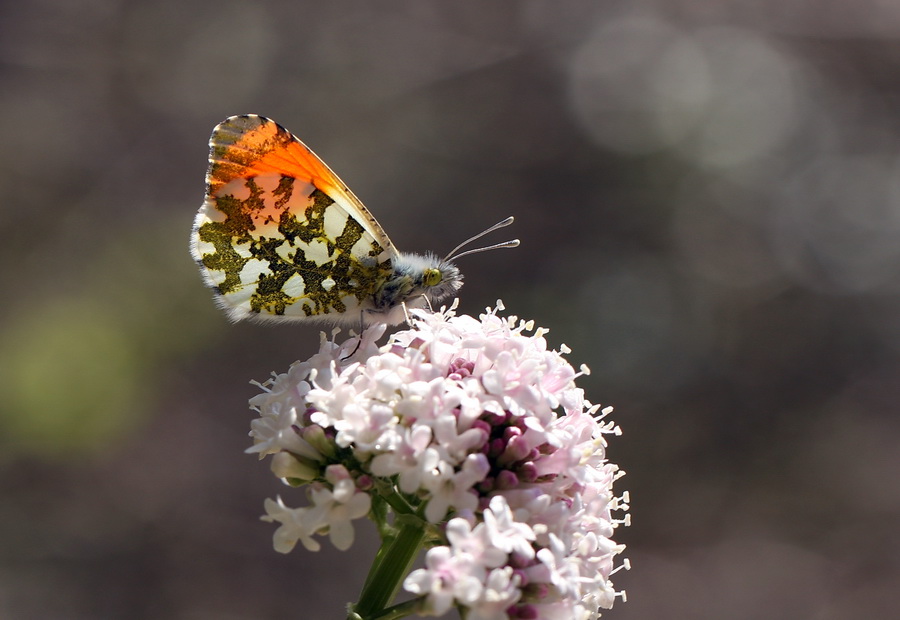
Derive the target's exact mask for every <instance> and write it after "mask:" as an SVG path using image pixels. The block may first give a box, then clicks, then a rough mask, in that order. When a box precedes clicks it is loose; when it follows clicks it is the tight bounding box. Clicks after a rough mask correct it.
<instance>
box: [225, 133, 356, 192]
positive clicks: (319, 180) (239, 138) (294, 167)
mask: <svg viewBox="0 0 900 620" xmlns="http://www.w3.org/2000/svg"><path fill="white" fill-rule="evenodd" d="M253 125H256V126H255V127H253ZM211 164H212V165H211V167H210V170H209V177H208V181H209V191H210V194H212V195H216V194H217V193H218V191H219V189H221V187H222V186H223V185H225V184H227V183H229V182H230V181H233V180H234V179H237V178H247V177H250V176H256V175H260V174H271V173H276V174H284V175H286V176H289V177H293V178H295V179H297V180H300V181H306V182H308V183H312V184H313V185H314V186H315V187H317V188H318V189H320V190H321V191H323V192H325V193H326V194H328V195H330V196H333V195H334V194H345V195H346V194H347V193H348V190H347V188H346V186H345V185H344V184H343V183H342V182H341V181H340V180H339V179H338V178H337V176H336V175H335V174H334V173H333V172H332V171H331V170H330V169H329V168H328V166H326V165H325V164H324V163H323V162H322V160H321V159H319V158H318V157H317V156H316V154H315V153H313V152H312V151H311V150H310V149H309V148H308V147H307V146H306V145H305V144H303V143H302V142H300V141H299V140H297V139H296V138H295V137H294V136H293V135H291V134H290V133H289V132H288V131H287V130H285V129H283V128H282V127H280V126H279V125H277V124H276V123H274V122H272V121H270V120H268V119H261V118H259V117H249V118H244V117H238V118H237V119H235V120H234V121H233V122H232V123H230V124H225V123H223V125H221V126H220V127H219V128H218V130H217V132H216V133H215V134H214V135H213V140H212V153H211Z"/></svg>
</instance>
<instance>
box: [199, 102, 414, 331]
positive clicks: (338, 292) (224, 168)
mask: <svg viewBox="0 0 900 620" xmlns="http://www.w3.org/2000/svg"><path fill="white" fill-rule="evenodd" d="M209 146H210V153H209V171H208V173H207V178H206V181H207V192H206V200H205V202H204V203H203V206H202V207H201V208H200V211H199V212H198V213H197V217H196V219H195V221H194V228H193V230H192V233H191V253H192V255H193V257H194V259H195V260H196V261H197V263H198V265H199V266H200V270H201V272H202V273H203V276H204V279H205V280H206V282H207V284H208V285H209V286H210V287H212V288H213V290H214V291H215V293H216V298H217V301H218V303H219V305H220V306H222V308H223V309H225V311H226V312H227V313H228V315H229V316H230V317H231V318H232V319H233V320H240V319H243V318H248V317H249V318H258V319H262V320H271V319H274V320H307V319H323V320H328V321H342V320H346V321H348V322H358V321H359V320H360V312H361V311H362V310H363V309H365V308H366V305H367V304H368V303H369V300H370V299H371V298H372V296H373V295H374V293H375V292H376V291H378V290H379V289H380V288H381V287H382V285H383V283H384V282H385V280H386V279H387V277H388V276H389V275H390V274H391V271H392V267H391V266H392V261H394V260H396V258H397V250H396V249H395V248H394V246H393V244H391V242H390V239H388V237H387V235H386V234H385V232H384V230H382V228H381V226H380V225H379V224H378V222H377V221H376V220H375V218H374V217H372V214H371V213H369V211H368V210H367V209H366V208H365V207H364V206H363V204H362V203H361V202H360V201H359V199H357V198H356V196H354V195H353V193H352V192H351V191H350V190H349V189H348V188H347V186H346V185H345V184H344V183H343V182H342V181H341V180H340V179H339V178H338V177H337V175H335V174H334V173H333V172H332V171H331V170H330V169H329V168H328V166H326V165H325V163H324V162H323V161H322V160H321V159H319V158H318V157H317V156H316V155H315V153H313V152H312V151H311V150H310V149H309V148H307V147H306V145H304V144H303V143H302V142H300V141H299V140H298V139H297V138H295V137H294V136H293V135H292V134H291V133H290V132H289V131H287V130H286V129H285V128H283V127H281V126H280V125H278V124H277V123H275V122H274V121H271V120H269V119H267V118H264V117H261V116H255V115H245V116H232V117H231V118H228V119H226V120H225V121H224V122H223V123H221V124H220V125H218V126H217V127H216V128H215V129H214V130H213V133H212V137H211V138H210V141H209Z"/></svg>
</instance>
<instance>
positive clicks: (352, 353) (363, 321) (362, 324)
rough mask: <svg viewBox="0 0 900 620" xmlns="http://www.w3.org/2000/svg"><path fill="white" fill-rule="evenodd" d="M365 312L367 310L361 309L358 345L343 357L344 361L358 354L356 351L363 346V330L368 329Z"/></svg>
mask: <svg viewBox="0 0 900 620" xmlns="http://www.w3.org/2000/svg"><path fill="white" fill-rule="evenodd" d="M364 313H365V310H360V312H359V339H358V340H357V341H356V346H355V347H354V348H353V351H351V352H350V355H347V356H346V357H342V358H341V361H342V362H343V361H345V360H348V359H350V358H351V357H353V356H354V355H356V352H357V351H359V347H361V346H362V340H363V332H365V331H366V321H365V314H364Z"/></svg>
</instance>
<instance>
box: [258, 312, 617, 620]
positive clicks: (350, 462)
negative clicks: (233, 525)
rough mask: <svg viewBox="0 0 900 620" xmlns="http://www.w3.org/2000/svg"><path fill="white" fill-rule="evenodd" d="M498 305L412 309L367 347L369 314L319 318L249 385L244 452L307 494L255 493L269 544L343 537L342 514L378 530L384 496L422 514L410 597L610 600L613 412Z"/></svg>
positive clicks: (514, 610) (575, 609) (538, 610)
mask: <svg viewBox="0 0 900 620" xmlns="http://www.w3.org/2000/svg"><path fill="white" fill-rule="evenodd" d="M500 310H502V306H501V305H500V304H499V303H498V306H497V308H495V309H489V310H488V311H486V312H485V313H484V314H482V315H481V316H480V317H479V318H478V319H476V318H473V317H470V316H466V315H461V316H456V315H455V313H454V310H453V308H451V309H449V310H445V311H442V312H438V313H432V312H426V311H413V317H412V318H411V324H410V327H409V329H406V330H403V331H399V332H397V333H395V334H393V335H392V336H391V337H390V339H389V340H388V342H387V344H385V345H383V346H380V347H379V346H378V345H377V344H376V342H377V340H378V338H379V337H380V336H381V335H382V334H383V332H384V327H383V326H380V327H373V328H370V329H368V330H367V331H366V332H365V333H364V334H363V335H362V336H361V337H360V338H352V339H349V340H348V341H346V342H344V343H342V344H338V343H336V342H334V341H333V340H328V339H326V338H325V336H324V335H323V337H322V342H321V346H320V349H319V352H318V353H317V354H316V355H314V356H313V357H311V358H310V359H309V360H307V361H305V362H297V363H295V364H293V365H292V366H291V368H290V369H289V370H288V372H287V373H285V374H280V375H277V376H274V377H273V378H272V379H270V380H269V381H267V382H266V383H265V384H262V385H261V387H262V388H263V392H262V393H261V394H259V395H257V396H256V397H254V398H253V399H252V400H251V405H252V407H253V408H254V409H255V410H256V411H258V412H259V416H260V417H259V418H258V419H256V420H254V421H253V422H252V430H251V433H250V434H251V436H252V437H253V440H254V445H253V447H252V448H250V450H249V451H250V452H256V453H258V454H260V456H264V455H273V461H272V468H273V471H274V472H275V473H276V475H277V476H279V477H280V478H283V479H284V480H285V481H286V482H287V483H289V484H291V485H293V486H301V485H302V486H304V488H305V489H306V497H307V499H308V505H307V506H305V507H301V508H289V507H287V506H285V504H284V503H282V501H281V499H280V498H278V499H277V500H267V502H266V513H267V515H266V516H265V517H264V519H266V520H269V521H274V522H277V523H279V524H280V525H279V527H278V529H277V531H276V533H275V537H274V544H275V548H276V550H278V551H281V552H285V553H286V552H288V551H290V550H291V549H292V548H293V547H294V546H295V544H296V543H297V542H300V543H301V544H303V546H304V547H306V548H307V549H310V550H313V551H315V550H318V549H319V542H318V541H317V540H316V536H319V535H328V536H329V537H330V539H331V541H332V543H333V544H334V545H335V546H336V547H337V548H339V549H347V548H349V547H350V545H351V544H352V543H353V538H354V530H353V524H352V521H353V520H355V519H359V518H362V517H364V516H369V517H370V518H372V519H374V520H375V521H376V523H377V524H378V525H379V528H380V531H381V532H382V535H383V536H385V535H386V532H388V531H389V530H390V528H391V527H392V526H391V525H389V524H388V519H387V517H386V515H387V514H388V513H389V512H393V513H394V515H395V518H394V525H396V524H397V523H398V522H408V521H409V520H410V519H413V520H418V523H419V526H418V527H419V528H420V529H422V530H425V531H427V536H425V537H423V539H422V543H421V544H422V545H424V546H426V547H428V551H427V553H426V555H425V565H424V567H423V568H419V569H416V570H413V571H412V572H411V573H410V574H409V575H408V576H406V578H405V580H404V581H403V587H404V588H405V589H406V590H407V591H408V592H410V593H412V594H414V595H417V597H418V598H417V599H416V601H417V607H416V609H415V611H416V612H417V613H419V614H422V615H434V616H438V615H442V614H444V613H445V612H446V611H448V610H449V609H450V608H452V607H454V606H455V607H457V608H459V609H461V610H464V614H465V617H466V618H467V619H468V620H506V619H508V618H547V619H557V618H558V619H560V620H562V619H565V620H571V619H572V618H578V619H590V618H597V617H599V615H600V614H599V608H609V607H611V606H612V604H613V601H614V599H615V597H616V596H617V595H618V594H619V593H617V592H616V591H615V590H614V589H613V586H612V583H611V581H610V575H611V574H612V573H613V572H615V570H616V568H615V566H614V557H615V556H616V555H617V554H619V553H621V551H622V550H623V548H624V547H623V546H622V545H619V544H616V543H615V542H614V541H613V540H612V536H613V533H614V530H615V528H616V527H617V526H618V525H620V524H623V523H624V524H627V522H628V519H627V515H625V517H624V518H617V517H616V516H615V515H614V514H613V513H614V512H616V511H623V512H624V511H627V509H628V505H627V502H628V497H627V493H625V494H622V496H620V497H617V496H615V495H614V494H613V491H612V486H613V482H614V481H615V480H616V479H617V478H618V477H619V476H620V475H621V473H622V472H620V471H618V468H617V467H616V466H615V465H614V464H612V463H609V462H608V461H607V460H606V455H605V447H606V441H605V436H606V435H608V434H618V432H619V429H618V427H616V426H615V425H614V424H613V423H612V422H609V421H606V420H604V418H605V416H606V415H607V414H608V413H609V412H610V411H611V409H610V408H606V409H603V410H600V408H599V407H598V406H594V405H591V404H590V403H589V402H587V401H586V400H585V398H584V394H583V392H582V390H581V389H580V388H578V387H576V385H575V379H576V378H577V377H578V376H580V375H581V374H583V373H586V372H587V369H586V368H582V370H581V372H576V370H575V369H574V368H573V367H572V366H571V365H570V364H569V363H568V362H567V361H566V360H565V359H564V357H563V354H565V353H568V350H567V349H566V348H565V347H563V348H562V351H554V350H550V349H548V347H547V342H546V340H545V338H544V334H545V333H546V332H545V331H544V330H542V329H540V328H538V329H536V330H535V329H534V328H533V325H532V324H531V323H530V322H525V321H519V320H517V319H516V317H507V318H504V317H501V316H499V314H498V313H499V311H500ZM354 349H355V350H354ZM404 520H405V521H404ZM387 536H388V537H389V538H390V535H389V534H388V535H387ZM622 566H626V567H627V561H625V562H624V563H623V564H622ZM620 567H621V566H620Z"/></svg>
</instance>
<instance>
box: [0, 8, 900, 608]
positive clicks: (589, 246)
mask: <svg viewBox="0 0 900 620" xmlns="http://www.w3.org/2000/svg"><path fill="white" fill-rule="evenodd" d="M898 95H900V3H898V2H891V1H889V0H819V1H814V0H758V1H756V2H744V3H739V2H731V3H723V2H716V1H715V0H629V1H612V0H609V1H597V0H520V1H513V0H500V1H495V2H479V1H457V2H438V1H430V0H428V1H422V0H374V1H371V2H365V3H363V2H350V1H344V0H338V1H331V2H308V1H302V0H300V1H298V0H290V1H288V0H281V1H280V0H264V1H254V2H251V1H249V0H246V1H234V2H212V1H204V2H181V1H173V0H165V1H161V2H149V1H146V2H135V1H128V2H126V1H125V0H87V1H82V2H78V3H74V2H65V1H63V0H33V1H30V2H9V1H7V2H2V3H0V195H2V200H0V235H2V243H0V265H2V266H0V291H2V293H0V297H2V304H0V321H2V322H0V394H2V400H0V618H4V619H5V618H10V619H14V620H19V619H32V618H36V619H56V618H59V619H65V620H69V619H79V620H80V619H107V618H109V619H113V618H130V619H132V620H143V619H147V620H150V619H184V620H207V619H208V620H251V619H252V620H266V619H275V618H278V619H283V618H297V619H311V620H320V619H321V620H327V619H332V618H342V617H343V605H344V603H345V602H347V601H351V600H355V598H356V595H357V593H358V591H359V588H360V587H361V584H362V581H363V578H364V574H365V571H366V569H367V567H368V564H369V560H370V558H371V556H372V553H373V551H374V548H375V543H376V540H375V533H374V531H373V529H372V528H371V527H370V526H369V525H368V524H365V525H362V526H360V527H358V528H357V534H358V541H357V543H356V545H355V546H354V547H353V549H352V550H351V551H350V552H347V553H339V552H336V551H334V550H333V549H331V548H330V546H329V545H326V549H325V550H323V551H322V552H320V553H318V554H313V553H309V552H306V551H304V550H302V549H298V550H296V551H295V552H294V553H292V554H290V555H288V556H281V555H279V554H277V553H275V552H274V551H273V550H272V548H271V535H272V532H273V531H274V527H273V526H272V525H270V524H266V523H260V522H259V521H258V517H259V515H260V514H261V513H262V511H263V508H262V502H263V499H264V498H266V497H272V496H274V495H276V494H277V493H282V494H283V495H284V496H285V498H286V501H287V503H289V504H293V505H296V504H299V503H302V502H300V501H299V500H298V498H297V497H296V496H292V494H291V492H290V490H289V489H287V488H286V487H282V486H281V485H280V484H279V483H278V482H277V481H276V480H275V479H274V477H273V476H271V474H270V473H269V471H268V463H267V462H263V463H260V462H257V461H256V460H255V458H253V457H251V456H249V455H246V454H244V453H243V450H244V449H245V448H246V447H247V446H248V445H249V440H248V438H247V432H248V428H249V427H248V425H249V421H250V419H251V418H252V414H251V412H250V411H249V410H248V409H247V405H246V401H247V399H248V398H249V397H251V396H252V395H254V394H255V393H256V392H257V388H255V387H254V386H252V385H250V383H249V382H250V380H252V379H256V380H264V379H265V378H266V377H267V376H268V375H269V373H270V372H271V371H273V370H274V371H279V372H282V371H284V370H285V369H286V368H287V367H288V365H289V364H290V363H291V362H292V361H294V360H295V359H301V358H306V357H308V355H309V354H310V353H311V352H312V351H313V349H314V347H315V345H316V343H317V342H318V331H319V330H318V329H316V328H315V327H313V328H307V327H301V326H294V327H291V326H281V327H266V326H260V325H229V324H228V323H227V321H226V320H225V318H224V316H223V315H222V314H221V313H220V312H219V311H218V310H217V309H216V308H215V307H214V305H213V303H212V301H211V299H210V295H209V293H208V291H207V290H206V289H205V288H204V287H203V285H202V284H201V281H200V277H199V275H198V274H197V271H196V268H195V266H194V265H193V263H192V261H191V259H190V256H189V254H188V249H187V240H188V233H189V230H190V227H191V222H192V220H193V217H194V214H195V212H196V210H197V209H198V208H199V206H200V204H201V202H202V197H203V189H204V173H205V170H206V158H207V140H208V137H209V133H210V131H211V130H212V128H213V126H214V125H215V124H216V123H218V122H219V121H221V120H222V119H224V118H225V117H226V116H229V115H232V114H240V113H248V112H252V113H258V114H263V115H266V116H270V117H272V118H274V119H276V120H277V121H279V122H280V123H281V124H283V125H285V126H286V127H288V128H289V129H291V130H292V131H293V132H295V133H296V134H297V135H298V136H299V137H301V138H302V139H303V140H304V141H305V142H307V143H308V144H309V145H310V146H311V147H312V148H313V149H315V150H316V151H317V152H318V153H319V155H321V156H322V157H323V158H324V159H325V160H326V161H327V162H328V163H329V164H330V165H331V166H332V167H333V168H334V169H335V170H336V171H337V172H338V174H339V175H340V176H341V177H342V178H343V179H344V180H345V181H346V182H347V183H348V184H349V185H350V186H351V187H352V188H353V190H354V191H355V192H356V194H357V195H359V196H360V198H361V199H362V200H363V201H364V202H365V203H366V204H367V205H368V207H369V208H370V209H371V211H372V212H373V213H375V214H376V216H377V217H378V219H379V220H380V221H381V223H382V225H383V226H384V227H385V229H386V230H387V231H389V233H390V234H391V236H392V238H393V241H394V242H395V243H396V244H397V246H398V247H400V248H401V249H403V250H407V251H419V252H421V251H427V250H434V251H435V252H437V253H444V252H446V251H447V250H449V249H450V248H451V247H453V246H454V245H456V244H457V243H458V242H459V241H461V240H463V239H465V238H466V237H467V236H469V235H471V234H473V233H475V232H477V231H480V230H482V229H484V228H485V227H486V226H488V225H490V224H492V223H494V222H495V221H498V220H500V219H502V218H504V217H506V216H507V215H515V216H516V219H517V222H516V224H515V226H514V228H513V229H507V230H511V232H510V233H509V236H517V237H519V238H521V240H522V246H521V247H520V248H519V249H517V250H514V251H502V252H494V253H489V254H483V255H478V256H471V257H466V258H464V259H462V260H461V261H460V267H461V268H462V270H463V271H464V272H465V274H466V286H465V288H464V289H463V291H462V297H461V310H462V311H464V312H467V313H478V312H479V311H481V310H482V309H483V308H484V307H485V306H487V305H493V303H494V302H495V300H496V299H497V298H502V299H503V301H504V302H505V304H506V306H507V308H508V312H509V313H511V314H517V315H519V316H522V317H526V318H533V319H535V321H536V322H537V324H539V325H542V326H544V327H547V328H549V329H550V333H549V335H548V339H549V340H550V342H551V344H552V345H553V346H554V347H558V346H560V345H561V344H563V343H565V344H567V345H569V346H570V347H571V348H572V349H573V352H572V353H571V355H570V356H569V359H570V360H571V361H572V363H573V364H575V365H576V366H577V365H579V364H582V363H585V364H587V365H589V366H590V367H591V369H592V370H593V373H592V374H591V375H590V376H589V377H585V378H583V379H582V380H581V381H582V385H583V386H584V387H585V389H586V391H587V393H588V397H589V398H590V400H592V401H593V402H598V403H603V404H604V405H613V406H615V407H616V414H615V416H614V417H615V419H616V421H617V422H619V423H620V425H621V426H622V428H623V430H624V436H622V437H621V438H615V439H614V440H613V441H612V445H611V446H610V449H609V454H610V457H611V459H612V460H613V461H615V462H617V463H619V464H620V465H621V466H622V467H623V469H625V470H626V471H627V472H628V475H627V476H626V477H625V478H624V479H623V480H621V482H620V486H619V488H620V489H623V490H624V489H628V490H630V492H631V495H632V500H633V504H632V518H633V526H632V527H631V528H627V529H624V530H620V531H619V539H621V540H622V541H624V542H625V543H627V544H628V551H627V553H626V555H627V556H628V557H629V558H630V559H631V561H632V563H633V567H634V568H633V569H632V570H631V571H630V572H628V573H624V572H622V573H618V574H617V576H616V581H615V582H616V585H617V586H618V587H620V588H621V587H624V588H626V589H627V590H628V602H627V603H625V604H621V603H617V604H616V607H615V608H614V609H613V610H611V611H610V612H607V613H605V614H604V617H605V618H606V617H609V618H615V619H617V620H633V619H642V620H646V619H656V618H663V617H664V618H668V619H710V620H713V619H717V620H718V619H723V618H728V619H739V620H740V619H745V618H746V619H751V618H775V619H780V618H784V619H795V618H812V619H816V620H832V619H835V620H836V619H842V620H843V619H846V618H866V619H871V618H875V619H880V618H894V617H896V613H897V611H896V610H897V607H898V605H900V593H898V592H900V534H898V527H897V526H898V516H900V481H898V473H900V417H898V404H897V403H898V397H900V381H898V370H900V355H898V353H900V107H898ZM504 232H506V231H504ZM493 238H495V239H496V240H498V241H499V240H502V239H503V238H507V237H504V236H502V235H497V236H496V237H493Z"/></svg>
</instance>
